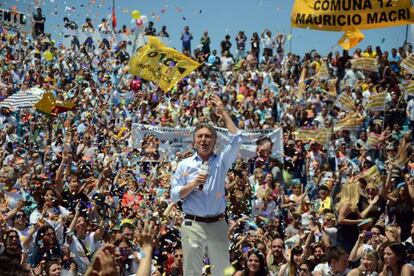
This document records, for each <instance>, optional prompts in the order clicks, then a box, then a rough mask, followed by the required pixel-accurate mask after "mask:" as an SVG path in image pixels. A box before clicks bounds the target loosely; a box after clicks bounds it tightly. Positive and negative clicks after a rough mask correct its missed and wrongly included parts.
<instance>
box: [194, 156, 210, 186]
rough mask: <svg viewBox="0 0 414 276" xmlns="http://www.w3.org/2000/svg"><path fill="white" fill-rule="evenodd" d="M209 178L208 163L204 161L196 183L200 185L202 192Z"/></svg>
mask: <svg viewBox="0 0 414 276" xmlns="http://www.w3.org/2000/svg"><path fill="white" fill-rule="evenodd" d="M207 177H208V161H204V162H203V164H201V166H200V170H199V174H198V176H197V178H196V182H197V184H198V189H199V190H200V191H202V190H203V188H204V184H205V183H206V181H207Z"/></svg>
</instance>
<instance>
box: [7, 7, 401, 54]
mask: <svg viewBox="0 0 414 276" xmlns="http://www.w3.org/2000/svg"><path fill="white" fill-rule="evenodd" d="M36 2H37V3H40V6H41V7H42V8H43V10H44V13H45V14H46V16H47V20H46V30H47V31H48V32H52V34H53V35H54V36H55V37H57V36H56V35H57V33H58V32H60V31H61V28H60V27H59V25H62V18H63V17H64V16H68V17H69V18H70V19H71V20H75V21H77V22H78V23H83V22H84V19H85V17H86V16H88V17H91V18H92V21H93V23H94V24H96V25H97V23H98V22H100V20H101V18H103V17H107V16H108V14H110V13H111V10H110V9H111V7H112V0H43V1H41V0H39V1H37V0H2V1H0V3H1V6H0V7H1V8H9V7H11V6H14V5H15V6H17V9H18V10H19V11H25V12H29V13H32V12H33V9H34V8H35V5H36ZM116 3H117V9H116V13H117V19H118V25H121V24H127V25H130V21H131V17H130V13H131V11H132V10H135V9H136V10H139V11H140V12H141V14H145V15H147V16H148V18H149V19H150V20H152V21H154V23H155V27H156V29H157V31H158V30H159V29H160V28H161V26H162V25H166V26H167V30H168V32H169V33H170V36H171V46H173V47H175V48H178V49H181V42H180V39H179V38H180V32H181V31H182V29H183V27H184V26H185V25H188V26H190V29H191V31H192V32H193V35H194V40H193V43H192V48H193V49H194V47H196V46H197V45H198V44H199V40H200V36H201V34H202V32H203V31H205V30H208V31H209V34H210V38H211V39H212V43H211V47H212V49H219V44H220V41H221V40H222V39H223V38H224V36H225V35H226V34H229V35H230V36H231V38H232V43H233V47H232V50H234V47H235V46H234V45H235V42H234V37H235V35H236V34H237V32H238V31H240V30H244V31H245V33H246V34H247V37H248V38H250V37H251V34H252V33H253V32H255V31H257V32H259V34H260V33H261V32H262V31H263V30H264V28H269V29H270V30H272V33H273V34H275V33H277V32H283V33H286V34H288V33H289V32H290V12H291V9H292V5H293V0H292V1H291V0H221V1H218V0H204V1H200V0H138V1H136V0H116ZM72 7H74V8H75V11H74V12H70V11H68V9H67V8H72ZM362 32H363V33H364V34H365V39H364V40H363V41H362V42H361V44H360V45H359V47H360V48H363V49H364V48H365V47H366V46H367V45H368V44H371V45H373V46H377V45H379V46H381V48H382V49H386V50H389V49H391V48H392V47H398V46H401V45H402V44H403V42H404V38H405V26H399V27H393V28H384V29H376V30H363V31H362ZM341 36H342V33H340V32H323V31H314V30H306V29H293V30H292V41H291V43H292V50H293V52H295V53H298V54H301V55H302V54H303V53H305V52H307V51H310V50H312V49H317V50H318V51H319V52H320V53H322V54H327V53H328V52H329V51H330V50H331V49H332V48H333V47H335V45H336V43H337V41H338V40H339V38H340V37H341ZM289 42H290V41H287V43H286V48H287V50H289V46H290V45H289ZM248 48H250V45H249V46H248ZM334 50H341V48H340V47H339V46H336V47H335V48H334Z"/></svg>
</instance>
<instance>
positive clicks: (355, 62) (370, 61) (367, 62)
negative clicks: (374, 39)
mask: <svg viewBox="0 0 414 276" xmlns="http://www.w3.org/2000/svg"><path fill="white" fill-rule="evenodd" d="M351 63H352V68H353V69H360V70H365V71H377V70H378V63H377V60H376V59H375V58H355V59H352V60H351Z"/></svg>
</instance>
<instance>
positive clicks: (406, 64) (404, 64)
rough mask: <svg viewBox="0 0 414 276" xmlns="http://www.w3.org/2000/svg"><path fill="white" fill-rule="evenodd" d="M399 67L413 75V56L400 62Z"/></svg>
mask: <svg viewBox="0 0 414 276" xmlns="http://www.w3.org/2000/svg"><path fill="white" fill-rule="evenodd" d="M401 67H403V68H404V69H405V70H407V71H408V72H410V73H414V56H413V55H411V56H409V57H407V58H405V59H404V60H403V61H402V62H401Z"/></svg>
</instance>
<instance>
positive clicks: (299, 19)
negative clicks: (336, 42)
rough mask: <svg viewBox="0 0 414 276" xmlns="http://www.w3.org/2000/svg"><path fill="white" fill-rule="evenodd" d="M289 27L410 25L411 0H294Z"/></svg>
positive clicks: (339, 28)
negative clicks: (290, 25)
mask: <svg viewBox="0 0 414 276" xmlns="http://www.w3.org/2000/svg"><path fill="white" fill-rule="evenodd" d="M291 20H292V26H293V27H296V28H309V29H314V30H324V31H349V30H354V29H355V28H357V29H360V30H366V29H375V28H383V27H395V26H398V25H406V24H411V23H413V22H414V9H413V7H412V4H411V0H398V1H395V0H296V1H295V4H294V6H293V9H292V14H291Z"/></svg>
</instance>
